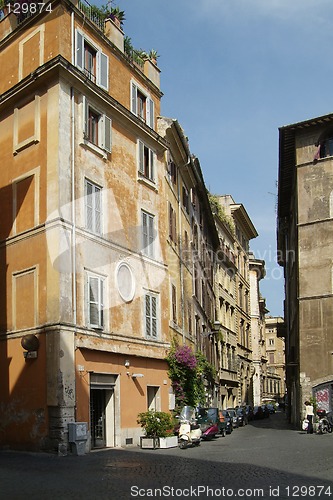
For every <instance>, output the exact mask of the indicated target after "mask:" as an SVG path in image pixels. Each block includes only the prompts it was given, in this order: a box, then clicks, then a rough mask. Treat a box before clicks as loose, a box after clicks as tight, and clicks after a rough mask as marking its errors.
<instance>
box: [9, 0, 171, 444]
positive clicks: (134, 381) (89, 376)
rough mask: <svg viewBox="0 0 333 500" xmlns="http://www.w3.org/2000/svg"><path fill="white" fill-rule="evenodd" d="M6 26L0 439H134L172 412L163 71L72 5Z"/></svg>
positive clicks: (55, 5)
mask: <svg viewBox="0 0 333 500" xmlns="http://www.w3.org/2000/svg"><path fill="white" fill-rule="evenodd" d="M14 17H15V16H14ZM110 23H111V21H107V24H110ZM11 24H12V28H14V30H12V31H11V29H12V28H11ZM0 28H1V30H0V34H1V35H2V36H1V37H0V38H1V41H0V62H1V65H2V68H3V69H4V70H3V74H4V75H6V78H5V79H1V83H0V85H1V89H0V93H1V94H2V95H1V103H0V106H1V121H0V130H1V143H0V151H1V155H2V158H3V161H4V165H5V168H4V169H2V173H1V191H2V213H3V214H4V215H3V221H4V224H2V226H1V232H2V234H1V255H2V259H1V262H2V264H1V270H2V276H3V280H2V290H1V304H2V307H1V330H2V334H1V342H0V353H1V366H2V367H4V368H5V370H4V371H5V374H4V377H2V379H3V381H4V383H3V384H2V390H1V401H0V412H1V442H2V444H6V443H7V444H10V445H11V446H17V447H25V448H32V449H41V448H56V447H57V446H59V445H61V444H63V443H66V442H67V440H68V423H69V422H72V421H74V420H75V421H82V422H88V423H89V430H90V432H89V436H90V438H89V441H88V445H87V446H88V447H99V446H105V445H106V446H121V445H125V444H133V443H136V442H138V439H139V435H140V434H141V429H140V428H139V427H138V425H137V423H136V415H137V413H138V412H139V411H145V410H146V409H147V407H154V408H156V409H160V410H165V411H167V410H168V409H169V392H170V381H169V380H168V377H167V364H166V362H165V359H164V358H165V355H166V352H167V349H168V347H169V330H168V329H169V315H168V310H169V282H168V279H166V278H167V273H166V268H167V251H166V239H165V234H166V231H167V226H168V219H167V216H166V212H165V182H164V175H165V152H166V150H167V147H166V143H165V142H164V141H163V139H162V138H161V137H160V136H159V135H158V134H157V132H156V128H157V125H156V117H157V116H158V115H159V113H160V97H161V93H160V90H159V86H158V85H159V70H158V68H156V67H155V66H154V65H153V64H152V63H151V61H146V62H145V65H144V66H142V67H138V66H136V65H134V64H133V62H131V61H130V60H128V58H126V56H125V55H124V53H123V51H122V50H121V49H119V48H117V46H115V44H114V43H113V42H117V43H118V44H119V40H121V37H122V38H123V33H122V32H121V30H119V29H118V28H116V26H112V27H110V26H109V27H108V31H106V33H109V36H110V37H111V40H110V39H109V38H108V37H106V36H104V35H103V33H102V32H101V30H100V29H98V28H97V27H96V25H94V24H93V23H91V22H90V21H89V19H87V18H85V17H84V16H83V15H82V13H81V12H80V10H79V9H78V8H77V7H75V6H74V5H73V4H72V3H70V2H66V1H65V2H54V3H53V4H52V12H44V13H43V14H41V15H37V16H33V17H31V18H28V19H25V20H21V21H19V23H18V24H17V20H15V19H13V15H10V16H9V17H6V18H4V19H3V20H2V21H1V23H0ZM115 33H117V36H115ZM120 47H121V44H120ZM81 52H84V53H85V54H86V53H87V52H90V56H91V58H92V60H93V63H92V65H91V67H90V68H89V70H90V72H89V71H88V70H87V69H86V68H82V63H83V59H84V58H82V59H81V60H80V53H81ZM81 55H82V54H81ZM84 64H86V61H84ZM147 75H150V77H149V78H148V77H147ZM139 93H140V98H142V99H144V100H145V103H144V105H145V110H144V112H145V116H144V118H143V119H142V118H141V117H140V116H138V113H139V112H138V110H137V108H134V104H133V102H134V100H135V99H137V100H138V99H139ZM142 96H143V97H142ZM27 335H33V336H34V337H35V338H37V339H38V343H39V345H38V347H37V349H36V350H35V351H33V352H34V353H37V354H34V356H35V357H32V356H30V354H29V355H28V356H27V357H24V352H25V351H24V349H23V347H22V346H21V341H22V339H27ZM27 352H28V353H29V351H27ZM126 401H130V402H131V404H125V402H126ZM133 408H135V414H133ZM104 421H106V422H107V425H104Z"/></svg>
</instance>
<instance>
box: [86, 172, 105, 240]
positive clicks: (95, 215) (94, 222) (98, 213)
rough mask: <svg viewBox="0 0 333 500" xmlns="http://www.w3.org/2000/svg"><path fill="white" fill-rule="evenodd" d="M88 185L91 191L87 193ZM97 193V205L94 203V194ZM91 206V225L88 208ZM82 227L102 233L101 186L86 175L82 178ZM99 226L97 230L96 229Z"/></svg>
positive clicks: (98, 233)
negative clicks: (83, 215)
mask: <svg viewBox="0 0 333 500" xmlns="http://www.w3.org/2000/svg"><path fill="white" fill-rule="evenodd" d="M88 186H91V187H92V188H93V189H92V193H91V194H89V193H88ZM97 193H99V207H98V206H97V205H96V199H97V198H96V195H97ZM89 196H91V200H92V203H91V206H89V205H88V201H89V198H88V197H89ZM90 208H91V211H92V213H91V225H90V223H89V213H88V210H89V209H90ZM84 214H85V220H84V223H85V225H84V227H85V229H87V231H89V232H91V233H93V234H96V235H98V236H101V235H102V234H103V196H102V187H101V186H99V185H98V184H96V183H95V182H93V181H91V180H90V179H88V178H87V177H85V179H84ZM98 227H99V230H98Z"/></svg>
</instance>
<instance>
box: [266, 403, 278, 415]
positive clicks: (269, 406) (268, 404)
mask: <svg viewBox="0 0 333 500" xmlns="http://www.w3.org/2000/svg"><path fill="white" fill-rule="evenodd" d="M266 406H267V408H268V410H269V413H275V412H276V409H275V406H274V405H273V403H267V405H266Z"/></svg>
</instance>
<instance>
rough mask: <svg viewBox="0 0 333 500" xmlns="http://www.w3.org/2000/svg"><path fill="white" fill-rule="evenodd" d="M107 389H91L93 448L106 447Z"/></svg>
mask: <svg viewBox="0 0 333 500" xmlns="http://www.w3.org/2000/svg"><path fill="white" fill-rule="evenodd" d="M105 393H106V390H105V389H91V392H90V422H91V446H92V448H105V447H106V428H105V413H106V411H105V410H106V408H105V401H106V394H105Z"/></svg>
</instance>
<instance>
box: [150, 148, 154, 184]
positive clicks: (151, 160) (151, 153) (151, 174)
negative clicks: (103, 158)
mask: <svg viewBox="0 0 333 500" xmlns="http://www.w3.org/2000/svg"><path fill="white" fill-rule="evenodd" d="M149 163H150V179H151V180H152V181H153V180H154V178H155V169H154V153H153V151H152V150H151V149H150V150H149Z"/></svg>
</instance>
